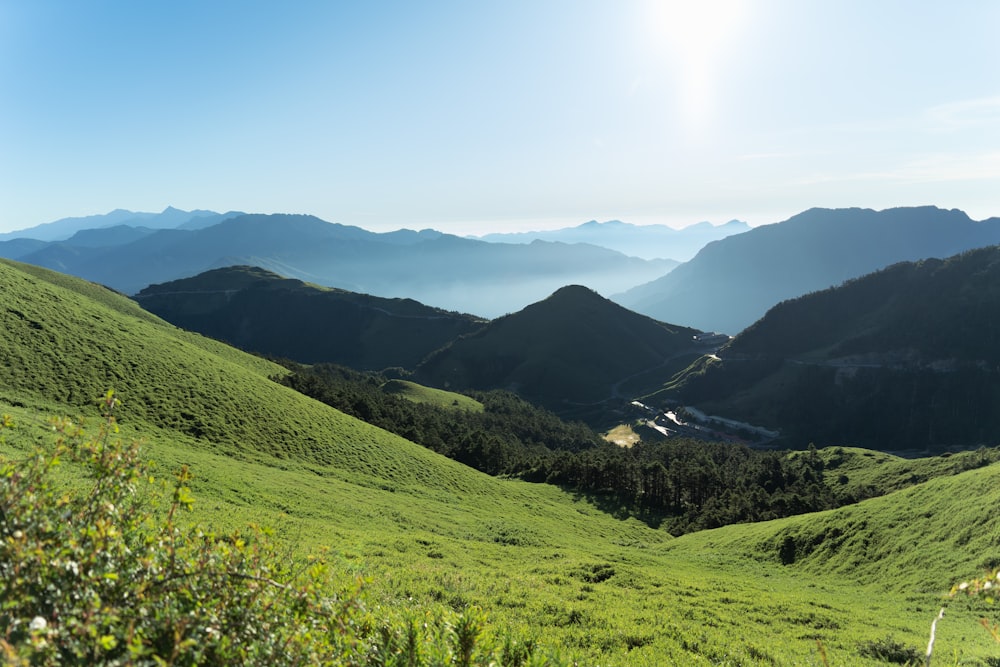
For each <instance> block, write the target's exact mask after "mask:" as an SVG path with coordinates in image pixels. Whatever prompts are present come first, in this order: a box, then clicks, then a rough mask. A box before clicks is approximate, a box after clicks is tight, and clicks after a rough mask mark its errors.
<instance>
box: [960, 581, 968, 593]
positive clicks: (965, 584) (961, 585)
mask: <svg viewBox="0 0 1000 667" xmlns="http://www.w3.org/2000/svg"><path fill="white" fill-rule="evenodd" d="M968 587H969V582H968V581H963V582H962V583H960V584H959V585H958V590H960V591H964V590H965V589H966V588H968Z"/></svg>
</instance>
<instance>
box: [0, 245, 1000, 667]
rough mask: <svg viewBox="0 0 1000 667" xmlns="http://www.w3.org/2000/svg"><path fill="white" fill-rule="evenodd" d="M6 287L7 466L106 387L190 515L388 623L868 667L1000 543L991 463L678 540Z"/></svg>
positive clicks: (29, 282)
mask: <svg viewBox="0 0 1000 667" xmlns="http://www.w3.org/2000/svg"><path fill="white" fill-rule="evenodd" d="M0 287H2V289H3V294H4V308H3V311H2V312H3V317H4V320H3V324H4V326H3V328H2V334H0V335H3V336H4V338H3V341H2V346H0V349H2V354H3V361H4V363H3V364H2V365H0V411H2V412H5V413H9V414H11V415H12V416H13V420H14V423H15V425H16V426H15V428H14V430H13V431H10V432H9V433H8V434H7V436H6V440H5V442H4V443H3V444H2V445H0V453H2V454H3V455H4V457H15V458H19V457H23V455H24V454H25V452H27V451H29V450H30V448H31V447H32V446H33V445H34V444H35V443H36V442H38V441H40V440H44V439H46V438H49V437H51V435H47V434H48V433H49V431H48V430H47V429H46V425H45V421H44V418H45V416H46V415H48V414H52V413H56V414H66V413H68V414H71V415H75V414H78V413H82V414H95V413H96V411H95V408H94V406H93V401H94V399H96V398H97V397H98V396H100V395H101V394H103V391H104V389H105V388H107V386H109V384H113V386H114V387H115V388H116V390H117V391H118V392H119V395H120V396H121V397H122V398H123V399H124V401H125V402H124V405H123V407H122V412H121V413H120V414H121V417H122V434H121V435H122V437H123V438H126V439H129V438H133V437H135V438H142V440H143V441H144V445H143V447H144V451H145V452H146V455H147V456H149V457H151V458H152V459H154V460H155V461H157V463H158V468H159V469H160V470H162V471H163V472H162V474H163V475H166V474H167V471H169V470H171V469H173V468H174V467H176V466H177V465H178V464H180V463H185V464H188V465H189V466H190V467H191V469H192V471H193V473H194V475H195V480H194V483H193V490H194V494H195V497H196V503H195V514H194V515H192V517H191V518H192V520H197V521H203V522H209V523H214V524H220V525H223V526H234V525H242V524H244V523H246V522H251V521H254V522H258V523H261V524H263V525H266V526H273V527H274V528H275V530H276V531H277V535H278V537H279V538H280V539H281V540H282V543H283V544H285V545H287V549H288V553H289V557H295V555H296V554H302V553H307V552H310V551H312V550H313V549H315V548H317V547H320V546H329V547H331V548H332V549H333V551H334V554H335V556H334V564H335V566H336V568H337V570H338V572H340V573H341V575H342V576H343V577H344V578H351V577H353V576H355V575H362V576H364V577H366V578H368V580H369V583H368V584H367V590H368V603H367V612H366V613H367V614H369V618H370V623H371V627H372V628H373V631H374V628H378V627H380V625H381V623H382V619H385V618H390V617H393V616H394V615H395V616H398V615H400V614H407V613H409V614H412V616H411V618H415V619H418V621H420V622H423V620H428V619H433V618H436V617H437V616H438V615H439V614H440V613H442V611H443V610H453V609H464V608H466V607H468V606H470V605H477V606H479V607H481V608H482V609H483V611H484V612H485V614H486V616H487V619H488V625H487V628H488V629H487V631H486V632H487V634H489V635H491V636H493V635H496V634H497V633H500V632H510V633H513V636H514V637H517V638H521V639H526V640H527V639H530V640H534V641H536V642H538V643H539V644H540V645H544V646H548V647H553V648H556V649H559V650H561V651H563V652H564V653H566V654H568V655H572V656H576V657H577V658H578V659H579V664H584V665H596V664H600V665H610V666H613V665H639V666H642V665H649V666H654V665H656V666H658V665H746V666H750V665H789V666H791V665H821V664H823V662H822V659H821V657H820V656H821V654H820V649H819V647H818V645H817V641H819V642H821V644H822V647H823V650H824V651H825V652H826V655H827V657H828V661H829V664H831V665H872V666H874V665H880V664H886V662H885V661H884V660H882V659H878V658H876V657H873V656H874V655H875V653H874V652H873V649H872V648H871V647H872V646H880V645H889V644H890V641H889V640H890V639H892V640H893V641H899V642H900V643H902V644H904V645H906V646H911V647H918V646H922V645H925V644H926V633H927V629H928V627H929V623H930V619H931V617H932V616H933V614H935V613H936V612H937V609H938V607H939V605H940V603H941V592H943V591H947V589H948V588H949V587H950V586H951V585H952V584H953V583H954V582H955V581H957V580H959V579H961V578H964V577H968V576H973V575H976V574H978V573H979V570H980V567H981V566H984V565H990V564H991V563H990V562H987V561H988V560H989V559H990V557H991V555H992V553H993V552H995V550H996V549H997V548H1000V546H998V544H997V543H996V539H995V536H996V534H997V531H996V530H995V527H994V526H993V523H994V522H995V519H994V516H995V515H996V514H997V512H996V508H997V503H998V502H1000V498H997V497H995V496H996V494H997V492H996V491H995V489H997V488H1000V484H998V482H1000V479H997V476H998V475H1000V469H998V468H996V467H995V466H990V467H986V468H982V469H980V470H974V471H970V472H966V473H963V474H962V475H959V476H957V477H953V478H948V479H941V480H936V481H932V482H928V483H926V484H923V485H920V486H917V487H915V488H913V489H910V490H906V491H901V492H898V493H895V494H892V495H890V496H888V497H886V498H882V499H877V500H872V501H866V502H864V503H861V504H859V505H857V506H853V507H849V508H843V509H841V510H838V511H835V512H830V513H825V514H821V515H818V516H814V517H800V518H794V519H788V520H782V521H775V522H770V523H767V524H759V525H747V526H734V527H730V528H728V529H724V530H718V531H709V532H706V533H700V534H693V535H689V536H685V537H683V538H678V539H672V538H670V537H668V536H667V535H666V534H665V533H663V532H661V531H655V530H652V529H650V528H648V527H646V526H644V525H642V524H640V523H638V522H636V521H633V520H627V519H626V520H621V519H616V518H614V517H612V516H610V515H609V514H607V513H606V512H605V511H604V510H603V509H602V508H600V507H598V506H596V505H595V504H592V503H591V502H589V501H588V500H587V499H586V498H585V497H581V496H573V495H572V494H567V493H565V492H563V491H561V490H559V489H557V488H554V487H550V486H545V485H533V484H527V483H523V482H513V481H503V480H497V479H493V478H490V477H487V476H485V475H481V474H478V473H476V472H474V471H472V470H470V469H468V468H466V467H464V466H461V465H460V464H457V463H454V462H451V461H449V460H447V459H445V458H443V457H440V456H437V455H434V454H433V453H431V452H429V451H427V450H425V449H423V448H421V447H418V446H416V445H414V444H412V443H410V442H408V441H405V440H403V439H401V438H398V437H394V436H390V435H389V434H387V433H385V432H384V431H380V430H378V429H376V428H373V427H369V426H366V425H364V424H361V423H359V422H357V421H356V420H353V419H350V418H348V417H346V416H345V415H343V414H341V413H339V412H337V411H335V410H332V409H330V408H328V407H326V406H322V405H320V404H319V403H317V402H315V401H312V400H309V399H306V398H304V397H302V396H300V395H298V394H296V393H294V392H292V391H291V390H289V389H287V388H285V387H282V386H279V385H277V384H276V383H273V382H271V381H270V380H268V379H267V378H268V376H269V375H271V374H277V373H281V372H283V371H282V369H280V368H279V367H277V366H273V365H271V364H268V363H266V362H262V361H260V360H259V359H254V358H252V357H249V356H246V355H244V354H242V353H239V352H236V351H235V350H232V349H230V348H226V347H225V346H222V345H220V344H218V343H215V342H213V341H210V340H207V339H204V338H201V337H199V336H195V335H191V334H186V333H184V332H181V331H179V330H177V329H175V328H174V327H172V326H170V325H167V324H165V323H164V322H162V321H160V320H157V319H156V318H155V317H151V316H149V315H145V314H143V313H141V312H139V311H137V310H136V309H135V306H134V304H131V303H130V302H128V301H127V300H124V299H122V298H121V297H119V296H117V295H115V294H114V293H112V292H110V291H107V290H104V289H103V288H99V287H95V286H93V285H89V284H86V283H82V282H79V281H75V280H72V279H66V278H65V277H62V276H58V275H55V274H50V273H48V272H45V271H37V270H34V269H30V268H28V267H23V266H19V265H16V264H12V263H3V264H0ZM91 294H92V295H94V296H96V297H99V300H97V299H95V298H91V297H90V296H88V295H91ZM70 472H71V471H70V470H67V473H70ZM835 529H836V530H840V531H841V535H842V536H846V537H845V539H843V540H841V541H840V545H841V546H840V547H839V548H835V545H836V543H837V539H836V538H835V537H832V531H833V530H835ZM821 533H822V535H823V536H824V541H823V542H819V543H817V544H818V546H816V547H814V548H812V549H811V550H807V549H806V548H805V545H806V544H812V543H813V542H816V540H817V539H818V536H819V535H820V534H821ZM788 535H790V536H791V537H792V540H793V541H794V543H795V545H796V550H795V554H796V557H795V559H794V561H793V562H791V563H790V564H787V565H786V564H783V562H782V559H781V557H780V555H781V546H782V544H784V539H785V536H788ZM865 538H867V539H868V546H867V547H866V548H867V550H863V549H862V546H861V545H862V544H863V542H864V539H865ZM800 543H801V544H802V545H803V546H802V548H801V549H800V548H799V546H798V545H799V544H800ZM879 545H882V546H879ZM876 547H878V548H876ZM785 560H788V559H787V558H786V559H785ZM854 561H858V564H856V565H854V564H852V563H853V562H854ZM952 609H953V611H950V612H949V616H947V617H946V619H947V624H944V625H942V627H941V629H940V630H939V633H940V635H939V638H938V642H939V644H938V647H939V648H938V651H939V654H940V655H943V656H948V659H949V660H950V659H951V656H954V655H959V656H960V657H961V660H962V662H961V664H987V663H985V662H983V661H982V660H980V661H979V662H974V661H973V658H977V657H978V658H984V657H987V656H992V655H997V654H998V651H997V650H996V648H995V647H993V646H991V645H989V644H988V642H987V636H986V633H985V631H984V630H982V629H981V628H979V626H978V624H977V621H976V619H977V618H978V614H979V612H978V611H977V610H968V611H963V610H961V609H959V608H958V605H957V604H953V605H952ZM956 652H957V653H956ZM945 664H948V663H945Z"/></svg>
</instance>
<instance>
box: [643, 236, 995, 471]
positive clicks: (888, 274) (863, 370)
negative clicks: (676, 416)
mask: <svg viewBox="0 0 1000 667" xmlns="http://www.w3.org/2000/svg"><path fill="white" fill-rule="evenodd" d="M998 285H1000V248H997V247H995V246H994V247H989V248H981V249H977V250H972V251H969V252H966V253H963V254H961V255H956V256H955V257H952V258H949V259H947V260H926V261H923V262H918V263H901V264H897V265H894V266H891V267H889V268H887V269H884V270H882V271H879V272H876V273H874V274H870V275H868V276H864V277H862V278H858V279H856V280H853V281H850V282H848V283H845V284H844V285H842V286H840V287H836V288H831V289H828V290H824V291H821V292H815V293H813V294H809V295H806V296H803V297H800V298H798V299H793V300H791V301H786V302H783V303H781V304H779V305H777V306H775V307H774V308H772V309H771V310H770V311H769V312H768V313H767V315H765V316H764V317H763V318H762V319H761V320H759V321H758V322H757V323H755V324H754V325H753V326H751V327H749V328H747V329H746V330H745V331H744V332H742V333H741V334H740V335H739V336H737V337H736V338H734V339H733V340H732V342H731V343H730V344H729V345H728V346H726V347H725V348H724V349H723V350H722V351H720V353H719V358H716V359H705V360H702V362H700V363H699V364H698V365H697V366H695V367H692V368H691V369H689V371H688V372H687V373H686V374H685V375H684V376H681V377H679V378H677V379H676V380H675V382H674V383H673V385H672V387H671V389H670V391H666V392H663V394H662V395H667V396H677V397H680V398H681V399H682V400H684V401H687V402H691V403H694V404H696V405H703V406H704V407H705V408H706V409H708V410H710V411H712V412H715V413H716V414H724V415H726V416H732V417H735V418H737V419H744V420H747V421H750V422H753V423H760V424H764V425H768V426H770V427H773V428H779V429H781V430H782V432H783V433H784V434H785V435H786V438H787V440H786V441H787V442H789V443H790V444H791V445H793V446H805V445H806V444H808V442H810V441H814V442H816V444H817V445H829V444H843V445H857V446H862V447H867V448H870V449H883V450H911V451H912V450H915V451H941V450H943V449H948V448H970V447H977V446H980V445H983V444H985V445H992V444H994V443H995V442H996V435H995V434H996V433H997V432H998V429H1000V414H998V413H997V411H996V410H995V407H994V406H995V405H996V402H997V400H998V399H1000V371H998V364H1000V320H998V319H997V317H996V315H995V314H996V313H997V312H998V311H1000V290H998V287H997V286H998Z"/></svg>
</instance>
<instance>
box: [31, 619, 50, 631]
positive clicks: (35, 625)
mask: <svg viewBox="0 0 1000 667" xmlns="http://www.w3.org/2000/svg"><path fill="white" fill-rule="evenodd" d="M47 626H48V623H46V622H45V619H44V618H42V617H41V616H35V617H34V618H33V619H31V623H29V624H28V629H29V630H31V631H32V632H36V631H38V630H44V629H45V628H46V627H47Z"/></svg>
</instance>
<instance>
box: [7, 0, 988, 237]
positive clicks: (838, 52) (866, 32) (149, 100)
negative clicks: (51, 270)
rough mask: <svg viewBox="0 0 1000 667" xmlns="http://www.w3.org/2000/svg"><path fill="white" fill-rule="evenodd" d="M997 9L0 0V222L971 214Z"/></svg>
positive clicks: (391, 224)
mask: <svg viewBox="0 0 1000 667" xmlns="http://www.w3.org/2000/svg"><path fill="white" fill-rule="evenodd" d="M904 19H905V20H904ZM998 22H1000V5H996V4H995V3H990V2H986V1H985V0H965V1H963V2H959V3H952V4H950V5H948V6H926V5H912V3H902V2H895V1H893V2H887V3H878V4H876V5H872V4H871V3H863V2H860V1H859V0H849V1H848V2H844V3H837V4H836V5H810V4H803V3H797V2H792V0H718V1H717V2H715V3H708V2H706V3H697V4H696V3H684V2H675V1H673V0H670V1H666V0H663V1H659V2H657V1H656V0H628V1H623V2H620V3H604V2H600V1H599V0H584V1H574V2H569V0H547V1H545V2H541V3H532V2H526V1H515V2H509V3H478V4H474V5H467V4H463V3H458V2H453V1H451V0H445V1H443V2H441V3H434V4H433V5H420V6H414V5H410V4H408V3H402V2H396V1H393V0H386V1H385V2H382V3H377V4H372V5H363V6H344V5H331V4H328V3H323V2H319V1H306V2H302V3H296V4H295V5H294V6H282V7H277V6H273V5H270V4H268V3H263V2H249V3H243V4H241V5H240V6H239V11H234V10H233V7H232V6H229V5H225V4H222V3H220V4H212V5H204V4H202V3H198V2H194V1H192V0H181V1H180V2H177V3H171V4H170V5H164V6H146V5H135V4H134V3H127V2H122V1H120V0H113V1H112V2H109V3H105V4H102V5H101V6H100V7H92V6H78V5H74V4H64V3H57V2H51V1H47V0H43V1H40V2H18V1H16V0H15V2H13V3H7V4H5V5H4V7H2V8H0V85H3V87H4V90H5V91H6V93H7V94H6V95H5V96H4V98H3V99H2V100H0V118H3V119H4V122H3V123H0V143H2V145H4V146H5V150H4V151H3V152H2V153H0V176H2V178H0V200H2V201H3V202H4V206H3V207H2V210H0V232H4V233H6V232H10V231H20V230H23V229H27V228H30V227H34V226H37V225H39V224H44V223H47V222H52V221H55V220H58V219H62V218H66V217H84V216H87V215H97V214H101V213H102V212H107V211H111V210H113V209H115V208H123V209H128V210H132V211H160V210H163V209H164V208H166V207H167V206H168V205H173V206H176V207H177V208H180V209H182V210H192V209H198V208H204V209H210V210H215V211H228V210H245V211H248V212H307V213H310V214H313V215H316V216H317V217H320V218H322V219H324V220H328V221H331V222H337V223H340V224H345V225H355V226H358V227H362V228H364V229H369V230H372V231H390V230H394V229H401V228H407V229H424V228H433V229H438V230H440V231H443V232H447V233H454V234H459V235H477V236H481V235H483V234H487V233H495V232H518V231H544V230H548V229H558V228H563V227H573V226H577V225H579V224H582V223H584V222H586V221H589V220H601V221H604V220H612V219H618V220H622V221H624V222H629V223H631V224H665V225H668V226H671V227H674V228H682V227H686V226H689V225H692V224H696V223H698V222H701V221H709V222H711V223H712V224H722V223H724V222H727V221H729V220H733V219H737V220H742V221H745V222H747V223H748V224H750V225H751V226H759V225H762V224H769V223H774V222H780V221H782V220H785V219H787V218H789V217H791V216H792V215H795V214H796V213H799V212H801V211H804V210H807V209H809V208H813V207H823V208H849V207H860V208H871V209H875V210H881V209H886V208H893V207H898V206H920V205H935V206H938V207H941V208H945V209H952V208H958V209H961V210H963V211H965V212H966V213H967V214H968V215H969V216H970V217H972V218H973V219H976V220H982V219H985V218H989V217H992V216H996V215H1000V192H998V190H997V188H996V187H995V185H996V183H997V182H998V179H1000V149H997V148H995V146H996V145H997V143H998V140H1000V123H998V122H997V121H998V120H1000V80H998V79H997V77H996V75H995V71H994V70H995V68H994V66H993V63H994V61H995V57H994V56H993V54H992V53H991V49H992V41H993V40H992V32H993V30H992V29H993V28H994V27H995V26H996V25H997V24H998ZM928 45H932V46H933V48H929V46H928Z"/></svg>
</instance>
